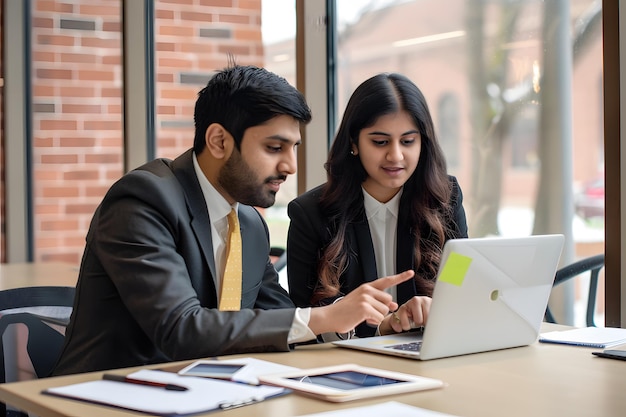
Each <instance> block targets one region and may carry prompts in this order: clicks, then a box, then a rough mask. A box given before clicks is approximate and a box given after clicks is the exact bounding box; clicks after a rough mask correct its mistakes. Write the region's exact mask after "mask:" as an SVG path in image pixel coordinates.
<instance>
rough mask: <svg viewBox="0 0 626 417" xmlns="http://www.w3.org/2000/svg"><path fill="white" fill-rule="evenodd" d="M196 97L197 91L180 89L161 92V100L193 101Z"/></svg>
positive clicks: (165, 89) (166, 89) (167, 89)
mask: <svg viewBox="0 0 626 417" xmlns="http://www.w3.org/2000/svg"><path fill="white" fill-rule="evenodd" d="M197 95H198V92H197V91H195V90H194V91H192V90H190V89H182V88H177V89H174V88H163V89H162V90H161V97H162V98H166V99H167V98H173V99H182V100H195V99H196V97H197Z"/></svg>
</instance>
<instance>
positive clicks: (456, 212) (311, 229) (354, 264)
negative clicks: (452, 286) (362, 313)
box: [287, 176, 467, 337]
mask: <svg viewBox="0 0 626 417" xmlns="http://www.w3.org/2000/svg"><path fill="white" fill-rule="evenodd" d="M449 179H450V182H451V185H452V196H451V200H450V204H451V206H452V216H451V219H450V224H449V225H448V226H449V227H450V230H451V231H452V233H451V234H450V235H449V236H448V237H447V238H448V239H449V238H453V237H454V238H466V237H467V222H466V218H465V210H464V209H463V193H462V192H461V188H460V187H459V184H458V182H457V180H456V178H455V177H453V176H450V177H449ZM323 187H324V184H323V185H320V186H318V187H316V188H314V189H312V190H310V191H308V192H306V193H304V194H302V195H301V196H299V197H297V198H296V199H295V200H293V201H291V202H290V203H289V206H288V214H289V217H290V219H291V223H290V225H289V237H288V240H287V275H288V279H289V294H290V296H291V299H292V300H293V302H294V303H295V304H296V306H298V307H305V306H310V305H311V296H312V295H313V290H314V288H315V286H316V284H317V281H318V274H317V272H318V263H319V258H320V252H321V249H323V248H325V247H326V245H327V244H328V243H329V242H330V239H331V237H332V236H331V230H333V228H331V227H330V225H329V223H328V216H326V215H324V213H322V210H321V208H320V204H319V200H320V197H321V195H322V190H323ZM405 202H406V199H405V198H402V199H401V200H400V207H399V210H398V226H397V238H396V239H397V251H396V272H397V273H400V272H403V271H406V270H409V269H415V262H414V255H413V254H414V249H415V242H414V238H413V236H411V232H410V226H409V219H408V208H407V207H406V203H405ZM362 204H363V203H362V202H361V207H358V208H356V210H358V211H359V212H361V213H362V216H361V217H360V218H359V219H358V220H357V221H356V222H354V223H350V224H348V227H347V230H346V241H347V247H348V248H349V257H348V265H347V267H346V270H345V271H344V272H343V273H342V274H341V276H340V277H339V282H340V284H341V293H342V294H348V293H349V292H351V291H352V290H354V289H355V288H357V287H358V286H359V285H361V284H363V283H365V282H371V281H374V280H375V279H377V278H378V274H377V271H376V259H375V255H374V245H373V243H372V237H371V234H370V229H369V224H368V222H367V217H366V214H365V209H364V207H363V205H362ZM427 235H428V231H422V236H427ZM416 273H418V274H419V273H422V274H424V272H423V271H416ZM429 278H431V279H434V277H429ZM397 295H398V303H399V304H403V303H405V302H406V301H408V300H409V299H410V298H412V297H413V296H418V295H424V294H418V293H417V290H416V288H415V281H414V280H409V281H406V282H403V283H401V284H400V285H398V288H397ZM333 301H334V299H327V300H323V302H322V303H321V304H328V303H332V302H333ZM375 330H376V329H375V328H372V327H371V326H367V325H366V324H362V325H360V326H358V327H357V329H356V331H357V335H358V336H361V337H364V336H371V335H373V334H374V332H375Z"/></svg>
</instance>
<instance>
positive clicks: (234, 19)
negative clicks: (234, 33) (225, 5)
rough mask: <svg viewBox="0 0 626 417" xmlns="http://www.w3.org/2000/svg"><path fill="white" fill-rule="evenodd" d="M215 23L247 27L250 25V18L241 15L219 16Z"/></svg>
mask: <svg viewBox="0 0 626 417" xmlns="http://www.w3.org/2000/svg"><path fill="white" fill-rule="evenodd" d="M217 21H218V22H224V23H238V24H243V25H247V24H249V23H250V16H249V15H241V14H220V15H219V16H218V18H217Z"/></svg>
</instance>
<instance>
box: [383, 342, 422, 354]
mask: <svg viewBox="0 0 626 417" xmlns="http://www.w3.org/2000/svg"><path fill="white" fill-rule="evenodd" d="M421 347H422V342H421V341H420V342H409V343H401V344H399V345H391V346H387V348H389V349H396V350H404V351H409V352H419V350H420V348H421Z"/></svg>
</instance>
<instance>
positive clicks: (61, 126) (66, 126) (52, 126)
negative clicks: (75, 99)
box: [39, 120, 78, 130]
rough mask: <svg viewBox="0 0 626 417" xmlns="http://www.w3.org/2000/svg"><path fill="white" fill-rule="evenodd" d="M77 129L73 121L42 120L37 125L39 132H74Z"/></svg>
mask: <svg viewBox="0 0 626 417" xmlns="http://www.w3.org/2000/svg"><path fill="white" fill-rule="evenodd" d="M77 127H78V124H77V123H76V121H74V120H42V121H41V122H40V123H39V128H40V129H41V130H76V128H77Z"/></svg>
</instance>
